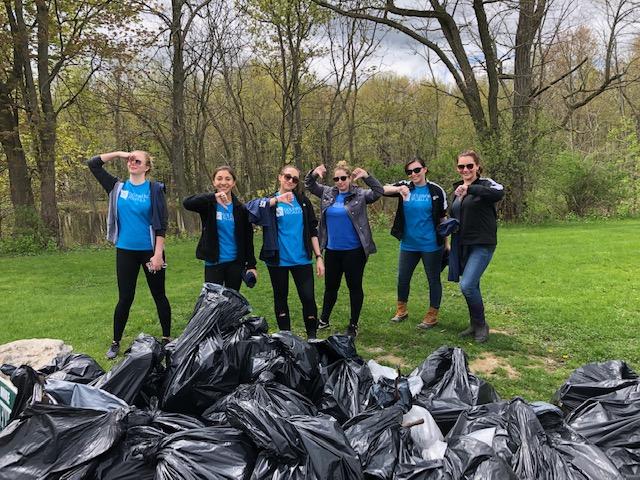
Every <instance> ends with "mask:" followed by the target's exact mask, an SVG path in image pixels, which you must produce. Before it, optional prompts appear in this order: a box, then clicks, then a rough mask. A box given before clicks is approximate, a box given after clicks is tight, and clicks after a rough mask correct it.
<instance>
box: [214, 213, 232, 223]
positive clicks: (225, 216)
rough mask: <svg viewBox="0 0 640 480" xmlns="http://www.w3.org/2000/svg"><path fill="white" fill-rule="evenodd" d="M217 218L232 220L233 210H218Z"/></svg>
mask: <svg viewBox="0 0 640 480" xmlns="http://www.w3.org/2000/svg"><path fill="white" fill-rule="evenodd" d="M216 220H222V221H227V222H230V221H231V220H233V214H232V213H231V212H216Z"/></svg>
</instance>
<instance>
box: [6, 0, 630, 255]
mask: <svg viewBox="0 0 640 480" xmlns="http://www.w3.org/2000/svg"><path fill="white" fill-rule="evenodd" d="M639 15H640V2H638V1H630V0H584V1H576V0H520V1H497V0H485V1H482V0H464V1H462V0H461V1H437V0H431V1H426V0H420V1H408V0H407V1H404V2H394V1H393V0H389V1H378V0H370V1H366V2H365V1H363V0H354V1H343V0H333V1H324V0H237V1H223V0H199V1H193V0H166V1H161V2H159V3H153V2H151V1H146V0H3V7H2V8H1V9H0V24H1V26H2V27H1V29H0V143H1V150H0V254H13V253H37V252H40V251H42V250H43V249H45V250H46V249H57V248H59V247H66V246H72V245H74V244H86V243H94V242H96V241H99V240H101V239H102V238H103V236H104V231H103V229H104V224H105V222H104V216H105V214H106V201H105V200H106V195H105V194H104V192H103V191H102V190H101V188H100V186H99V185H98V183H97V182H95V181H94V180H93V178H92V177H91V175H90V174H89V172H88V170H87V168H86V166H85V164H84V162H85V161H86V160H87V159H88V158H90V157H91V156H93V155H95V154H98V153H102V152H107V151H112V150H133V149H144V150H149V151H150V152H151V153H152V154H153V155H154V157H155V168H154V171H153V177H154V178H156V179H159V180H161V181H163V182H165V183H166V184H167V191H168V195H169V197H168V198H169V201H170V204H171V229H172V231H173V233H176V234H182V233H189V232H193V231H194V230H195V229H197V228H198V223H197V219H196V218H195V216H192V215H188V214H187V215H185V214H184V212H183V210H182V209H181V207H180V204H181V199H182V198H183V197H185V196H187V195H189V194H192V193H195V192H200V191H204V190H207V189H209V188H210V181H209V176H210V173H211V172H212V171H213V170H214V169H215V167H216V166H219V165H223V164H228V165H231V166H233V167H234V168H235V169H236V171H237V173H238V175H239V179H238V191H239V194H240V196H241V198H243V199H245V200H247V199H249V198H251V197H254V196H256V195H259V194H265V193H269V192H271V191H273V190H274V188H275V185H276V175H277V173H278V171H279V169H280V167H281V166H282V165H283V164H285V163H294V164H296V165H298V166H299V167H300V168H301V169H302V170H303V171H305V170H307V169H310V168H312V167H314V166H315V165H318V164H320V163H325V164H327V165H328V166H329V167H331V165H335V163H336V162H337V161H338V160H343V159H344V160H347V161H348V162H350V163H351V164H353V165H357V166H362V167H364V168H367V169H369V170H370V171H371V172H372V173H374V174H375V175H376V176H377V177H378V178H380V179H381V180H382V181H386V182H389V181H395V180H397V179H399V178H403V177H404V173H403V170H402V166H403V164H404V162H405V161H406V160H407V159H409V158H411V157H412V156H414V155H419V156H421V157H423V158H424V159H426V160H427V162H428V165H429V169H430V173H429V177H430V179H431V180H434V181H436V182H438V183H440V184H441V185H443V186H444V187H445V189H446V190H450V184H451V182H453V181H455V180H456V178H457V174H456V173H455V169H454V161H455V155H456V154H457V153H458V152H459V151H461V150H464V149H467V148H470V147H472V148H475V149H477V150H478V151H479V152H480V153H481V154H482V156H483V159H484V165H485V174H487V175H489V176H491V177H493V178H494V179H495V180H497V181H499V182H500V183H502V184H504V185H505V188H506V190H507V195H506V197H505V200H504V201H503V202H501V205H500V217H501V219H502V220H503V221H508V222H528V223H539V222H546V221H549V220H564V219H568V218H576V217H603V216H607V217H613V216H615V217H627V216H637V215H638V209H639V207H640V204H639V202H640V198H639V186H638V178H639V176H640V168H639V166H638V158H640V29H639V28H638V27H639V26H640V17H639ZM407 49H413V53H414V55H415V56H416V58H419V59H421V61H420V62H419V63H418V64H419V65H421V67H420V68H419V71H416V72H415V73H414V74H412V75H410V76H402V75H400V74H398V73H396V72H394V71H393V70H390V69H388V68H385V58H386V59H389V58H393V57H394V56H396V55H399V54H400V52H401V51H402V52H404V53H406V50H407ZM113 171H114V172H116V173H119V174H125V173H126V170H125V166H124V165H122V164H120V165H116V166H115V167H114V170H113ZM391 208H392V205H391V202H389V204H388V205H385V202H379V203H378V204H376V205H375V206H374V209H373V212H372V217H373V219H374V221H375V222H380V223H384V222H385V221H386V219H387V217H388V215H387V214H386V213H385V212H386V211H387V210H390V209H391Z"/></svg>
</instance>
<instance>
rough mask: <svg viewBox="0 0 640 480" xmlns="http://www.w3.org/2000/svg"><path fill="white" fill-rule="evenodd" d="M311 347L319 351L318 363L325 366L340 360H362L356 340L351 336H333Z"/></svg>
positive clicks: (315, 342)
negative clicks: (357, 349)
mask: <svg viewBox="0 0 640 480" xmlns="http://www.w3.org/2000/svg"><path fill="white" fill-rule="evenodd" d="M310 345H312V346H313V347H314V348H315V349H316V350H317V351H318V362H319V363H320V364H321V365H324V366H328V365H331V364H333V363H335V362H337V361H340V360H346V359H349V358H360V357H359V356H358V352H357V351H356V344H355V339H354V338H353V337H351V336H349V335H331V336H329V337H327V338H326V339H324V340H318V341H314V342H311V343H310Z"/></svg>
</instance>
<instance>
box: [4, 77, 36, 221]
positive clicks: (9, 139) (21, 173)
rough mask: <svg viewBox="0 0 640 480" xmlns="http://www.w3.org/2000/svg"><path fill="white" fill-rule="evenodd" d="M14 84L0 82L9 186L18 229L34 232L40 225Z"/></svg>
mask: <svg viewBox="0 0 640 480" xmlns="http://www.w3.org/2000/svg"><path fill="white" fill-rule="evenodd" d="M11 93H12V88H11V87H10V86H9V84H7V83H4V82H2V83H0V143H2V149H3V151H4V154H5V156H6V157H7V167H8V170H9V187H10V191H11V203H12V205H13V211H14V217H15V228H14V233H27V232H33V231H34V230H35V229H36V227H37V225H36V224H37V222H36V219H37V211H36V207H35V202H34V199H33V189H32V188H31V177H30V175H29V169H28V168H27V160H26V158H25V154H24V149H23V148H22V142H21V140H20V130H19V123H18V111H17V108H16V106H15V104H14V102H13V99H12V97H11Z"/></svg>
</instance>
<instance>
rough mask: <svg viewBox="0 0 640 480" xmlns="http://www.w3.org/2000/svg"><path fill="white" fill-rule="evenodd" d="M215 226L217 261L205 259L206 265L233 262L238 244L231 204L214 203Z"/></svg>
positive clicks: (236, 256) (236, 255)
mask: <svg viewBox="0 0 640 480" xmlns="http://www.w3.org/2000/svg"><path fill="white" fill-rule="evenodd" d="M216 227H217V229H218V248H219V251H220V254H219V255H218V261H217V262H209V261H206V260H205V262H204V264H205V265H206V266H207V267H211V266H213V265H217V264H219V263H226V262H233V261H234V260H235V259H236V258H238V246H237V245H236V236H235V227H236V222H235V220H234V218H233V205H232V204H229V205H227V208H225V207H223V206H222V205H220V204H219V203H216Z"/></svg>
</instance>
